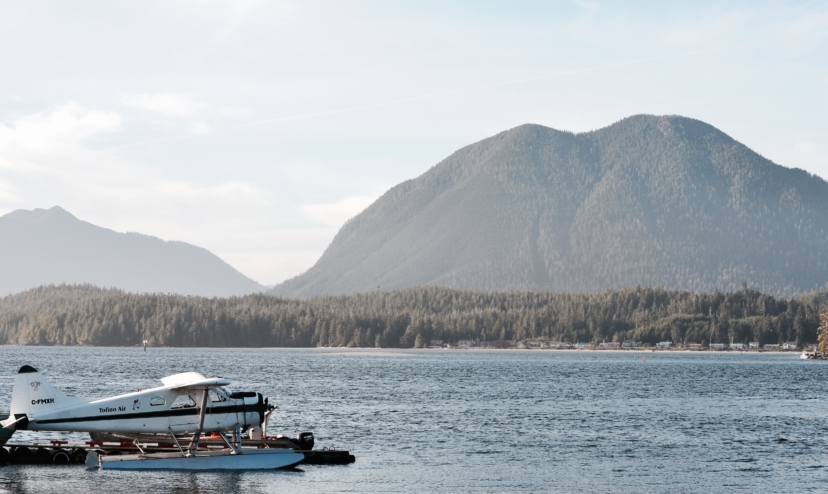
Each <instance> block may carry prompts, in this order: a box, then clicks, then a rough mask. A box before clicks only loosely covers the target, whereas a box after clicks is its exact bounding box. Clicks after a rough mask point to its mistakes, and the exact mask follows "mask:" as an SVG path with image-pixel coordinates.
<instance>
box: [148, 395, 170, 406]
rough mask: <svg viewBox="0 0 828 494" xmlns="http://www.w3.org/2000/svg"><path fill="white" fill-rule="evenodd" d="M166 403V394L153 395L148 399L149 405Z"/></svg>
mask: <svg viewBox="0 0 828 494" xmlns="http://www.w3.org/2000/svg"><path fill="white" fill-rule="evenodd" d="M166 403H167V397H166V396H153V397H152V399H150V405H151V406H158V405H164V404H166Z"/></svg>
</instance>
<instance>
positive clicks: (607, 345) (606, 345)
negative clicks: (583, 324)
mask: <svg viewBox="0 0 828 494" xmlns="http://www.w3.org/2000/svg"><path fill="white" fill-rule="evenodd" d="M598 346H600V347H601V348H621V343H620V342H618V341H610V342H609V343H606V342H605V343H601V344H600V345H598Z"/></svg>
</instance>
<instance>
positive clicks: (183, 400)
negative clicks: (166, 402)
mask: <svg viewBox="0 0 828 494" xmlns="http://www.w3.org/2000/svg"><path fill="white" fill-rule="evenodd" d="M194 406H196V402H195V400H193V398H192V397H191V396H190V395H180V396H179V397H178V398H176V399H175V401H174V402H173V404H172V406H171V407H170V408H190V407H194Z"/></svg>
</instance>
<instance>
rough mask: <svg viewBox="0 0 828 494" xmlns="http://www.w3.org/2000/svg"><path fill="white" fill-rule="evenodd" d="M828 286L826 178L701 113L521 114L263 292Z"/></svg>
mask: <svg viewBox="0 0 828 494" xmlns="http://www.w3.org/2000/svg"><path fill="white" fill-rule="evenodd" d="M743 282H746V283H747V284H748V285H749V286H750V287H752V288H755V289H758V290H760V291H765V292H768V293H773V294H776V295H790V294H794V293H800V292H807V291H811V290H815V289H821V288H825V287H826V284H828V183H826V182H825V181H824V180H822V179H821V178H819V177H816V176H813V175H810V174H809V173H807V172H805V171H802V170H798V169H788V168H784V167H782V166H779V165H776V164H774V163H772V162H771V161H769V160H767V159H765V158H763V157H762V156H760V155H759V154H757V153H755V152H753V151H751V150H750V149H749V148H747V147H746V146H744V145H743V144H741V143H739V142H736V141H735V140H733V139H732V138H730V137H729V136H728V135H726V134H724V133H723V132H721V131H719V130H718V129H716V128H714V127H712V126H711V125H708V124H706V123H704V122H701V121H698V120H693V119H689V118H684V117H679V116H662V117H659V116H650V115H638V116H633V117H630V118H627V119H624V120H622V121H620V122H617V123H615V124H613V125H611V126H609V127H606V128H603V129H600V130H596V131H592V132H585V133H581V134H573V133H570V132H561V131H558V130H555V129H551V128H547V127H543V126H540V125H522V126H520V127H516V128H514V129H511V130H508V131H505V132H502V133H500V134H497V135H495V136H493V137H490V138H488V139H485V140H483V141H480V142H478V143H475V144H472V145H470V146H467V147H465V148H463V149H460V150H459V151H457V152H455V153H454V154H452V155H451V156H449V157H448V158H446V159H445V160H443V161H442V162H440V163H439V164H437V165H436V166H434V167H433V168H431V169H430V170H429V171H428V172H426V173H424V174H423V175H421V176H420V177H418V178H416V179H413V180H408V181H406V182H403V183H401V184H399V185H397V186H395V187H393V188H392V189H391V190H389V191H388V192H386V193H385V194H384V195H383V196H382V197H380V198H379V199H378V200H377V201H376V202H374V203H373V204H372V205H371V206H370V207H368V208H367V209H366V210H365V211H363V212H362V213H360V214H359V215H357V216H356V217H355V218H353V219H351V220H349V221H348V222H347V223H346V224H345V225H344V226H343V227H342V229H341V230H340V231H339V233H338V234H337V235H336V237H335V238H334V240H333V242H332V243H331V245H330V246H329V247H328V249H327V250H326V251H325V252H324V254H323V255H322V257H321V258H320V259H319V261H318V262H317V263H316V264H315V265H314V266H313V267H312V268H311V269H310V270H308V271H307V272H305V273H303V274H301V275H300V276H297V277H295V278H293V279H290V280H287V281H286V282H284V283H282V284H281V285H278V286H276V287H275V288H274V293H276V294H280V295H283V296H290V297H312V296H316V295H321V294H341V293H351V292H365V291H371V290H376V289H377V288H378V287H379V288H380V289H382V290H388V289H399V288H405V287H412V286H419V285H435V286H444V287H450V288H457V289H470V290H516V289H517V290H539V289H549V290H560V291H577V292H582V291H585V292H595V291H600V290H604V289H607V288H623V287H628V286H634V285H653V286H663V287H667V288H679V289H687V290H704V291H709V290H714V289H716V288H718V289H720V290H733V289H736V288H738V287H739V286H741V285H742V283H743Z"/></svg>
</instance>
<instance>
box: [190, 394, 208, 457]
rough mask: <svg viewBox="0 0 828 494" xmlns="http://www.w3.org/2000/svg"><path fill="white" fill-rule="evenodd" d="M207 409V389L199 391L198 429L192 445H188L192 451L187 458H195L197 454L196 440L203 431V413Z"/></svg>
mask: <svg viewBox="0 0 828 494" xmlns="http://www.w3.org/2000/svg"><path fill="white" fill-rule="evenodd" d="M206 409H207V388H204V389H203V390H201V407H200V408H199V409H198V427H197V428H196V432H195V436H193V443H192V445H190V447H191V448H192V451H190V454H189V455H188V456H196V453H197V452H198V440H199V438H201V430H202V429H204V413H205V411H206Z"/></svg>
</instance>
